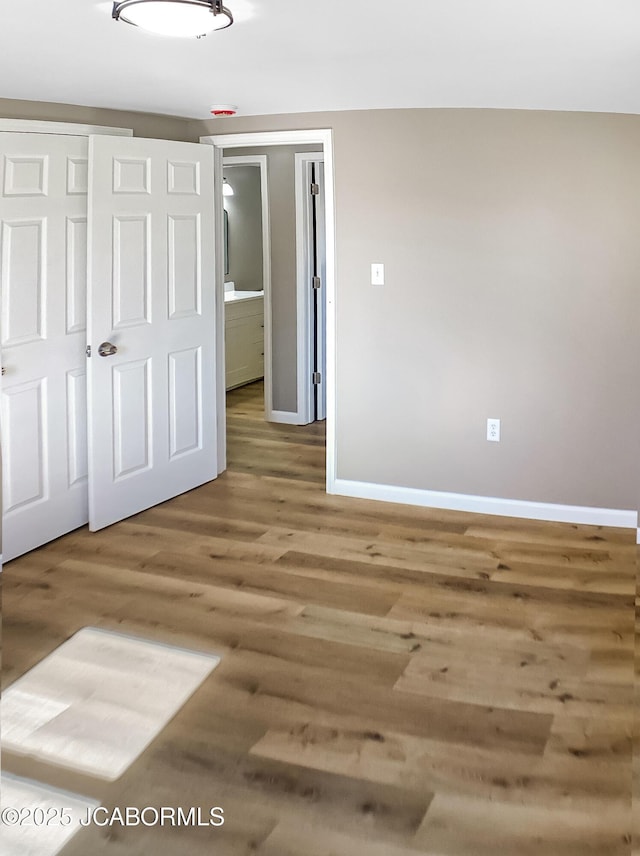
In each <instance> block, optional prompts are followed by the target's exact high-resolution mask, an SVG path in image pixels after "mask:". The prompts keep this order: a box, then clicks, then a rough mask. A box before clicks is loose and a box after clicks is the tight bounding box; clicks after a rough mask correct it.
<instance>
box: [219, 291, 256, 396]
mask: <svg viewBox="0 0 640 856" xmlns="http://www.w3.org/2000/svg"><path fill="white" fill-rule="evenodd" d="M224 311H225V376H226V388H227V389H233V388H234V387H236V386H243V385H244V384H245V383H251V382H252V381H254V380H259V379H260V378H262V377H264V297H263V294H262V292H255V291H248V292H246V291H245V292H243V291H233V292H228V293H227V294H225V302H224Z"/></svg>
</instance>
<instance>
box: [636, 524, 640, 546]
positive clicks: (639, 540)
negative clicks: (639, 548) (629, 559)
mask: <svg viewBox="0 0 640 856" xmlns="http://www.w3.org/2000/svg"><path fill="white" fill-rule="evenodd" d="M636 544H640V527H638V529H637V531H636Z"/></svg>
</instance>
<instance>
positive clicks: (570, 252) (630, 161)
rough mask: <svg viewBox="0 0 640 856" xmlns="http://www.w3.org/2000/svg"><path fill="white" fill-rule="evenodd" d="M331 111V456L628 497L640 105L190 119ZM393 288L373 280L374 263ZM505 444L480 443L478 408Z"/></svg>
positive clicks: (537, 497)
mask: <svg viewBox="0 0 640 856" xmlns="http://www.w3.org/2000/svg"><path fill="white" fill-rule="evenodd" d="M322 127H330V128H333V131H334V153H335V192H336V221H337V226H336V238H337V300H336V311H337V357H336V358H337V386H338V389H337V470H338V476H339V477H340V478H345V479H356V480H362V481H371V482H378V483H383V484H393V485H402V486H409V487H414V488H424V489H432V490H439V491H453V492H459V493H468V494H477V495H485V496H497V497H506V498H516V499H523V500H533V501H541V502H553V503H568V504H576V505H591V506H602V507H610V508H636V507H637V498H638V485H639V484H640V453H639V450H638V438H639V436H640V404H639V401H638V391H637V390H638V381H637V371H638V365H639V363H640V348H639V346H638V336H637V332H638V331H637V319H638V317H639V311H640V300H639V295H640V287H639V286H638V280H639V273H640V241H638V238H637V235H638V223H640V158H639V157H638V152H639V151H640V117H637V116H624V115H607V114H587V113H583V114H580V113H547V112H524V111H523V112H520V111H490V110H398V111H362V112H343V113H332V114H331V113H330V114H300V115H289V116H271V117H268V116H262V117H254V118H236V119H228V120H216V121H215V122H214V121H210V122H206V123H205V122H203V123H192V125H191V129H192V133H193V135H194V138H197V135H198V134H200V133H202V134H204V133H213V132H215V133H226V132H234V133H236V132H241V131H255V130H280V129H296V128H322ZM374 261H375V262H383V263H384V264H385V265H386V285H385V286H384V287H383V288H373V287H372V286H370V285H369V283H368V280H369V266H370V264H371V262H374ZM490 416H491V417H499V418H501V420H502V436H503V439H502V442H501V443H499V444H495V443H488V442H487V441H486V439H485V434H486V419H487V417H490Z"/></svg>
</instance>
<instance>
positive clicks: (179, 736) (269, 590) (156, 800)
mask: <svg viewBox="0 0 640 856" xmlns="http://www.w3.org/2000/svg"><path fill="white" fill-rule="evenodd" d="M261 396H262V386H261V384H253V385H251V386H249V387H244V388H241V389H238V390H235V391H233V392H232V393H230V394H229V395H228V408H229V409H228V432H229V436H228V464H229V469H228V471H227V472H226V473H225V474H224V475H223V476H222V477H220V478H219V479H218V480H216V481H215V482H212V483H210V484H207V485H205V486H204V487H201V488H199V489H197V490H194V491H192V492H190V493H188V494H184V495H183V496H180V497H177V498H176V499H174V500H171V501H170V502H167V503H164V504H163V505H161V506H159V507H156V508H153V509H150V510H148V511H145V512H143V513H142V514H139V515H137V516H136V517H133V518H131V519H129V520H127V521H124V522H122V523H119V524H117V525H115V526H112V527H110V528H109V529H107V530H105V531H103V532H100V533H96V534H90V533H89V532H88V531H87V530H85V529H82V530H78V531H77V532H74V533H72V534H70V535H68V536H65V537H64V538H61V539H59V540H58V541H56V542H53V543H52V544H50V545H48V546H46V547H43V548H41V549H39V550H37V551H35V552H33V553H31V554H29V555H27V556H24V557H22V558H20V559H17V560H15V561H14V562H12V563H10V564H9V565H7V566H6V567H5V571H4V682H5V685H6V684H8V683H10V682H12V681H13V680H15V679H16V678H17V677H18V676H19V675H21V674H22V673H24V672H25V671H26V670H27V669H29V668H30V667H31V666H32V665H34V664H35V663H37V662H38V661H39V660H40V659H41V658H42V657H43V656H45V655H46V654H47V653H49V652H50V651H51V650H53V649H54V648H55V647H56V646H58V645H59V644H60V643H61V642H62V641H64V640H65V639H66V638H68V637H69V636H70V635H71V634H73V633H74V632H76V631H77V630H79V629H80V628H81V627H84V626H87V625H92V626H99V627H107V628H111V629H115V630H122V631H126V632H130V633H135V634H138V635H142V636H145V637H147V638H150V639H156V640H161V641H165V642H167V643H171V644H176V645H185V646H189V647H192V648H196V649H200V650H204V651H211V652H215V653H219V654H221V655H222V662H221V664H220V665H219V666H218V668H217V669H216V670H215V671H214V672H213V674H212V675H211V676H210V678H208V679H207V681H206V682H205V683H204V684H203V685H202V687H201V688H200V689H199V690H198V691H197V692H196V694H195V695H194V696H193V697H192V698H191V699H190V700H189V701H188V702H187V704H186V705H185V707H184V708H183V709H182V710H181V711H180V713H179V714H178V715H177V716H176V717H175V719H174V720H173V721H172V722H171V723H170V724H169V725H168V727H167V728H166V729H165V730H164V731H163V732H162V733H161V734H160V736H159V737H158V738H157V740H156V741H155V742H154V743H153V744H152V745H151V747H150V748H149V749H148V750H147V751H146V752H145V753H144V754H143V755H142V757H141V758H140V759H139V760H138V761H137V762H136V763H135V764H134V765H133V766H132V767H131V768H130V769H129V770H128V771H127V773H125V775H124V776H122V778H121V779H120V780H119V781H117V782H114V783H111V784H109V783H104V782H100V781H98V780H95V779H91V778H89V777H86V776H83V775H81V774H79V773H75V772H70V771H63V770H59V769H56V768H54V767H51V766H48V765H45V764H39V763H36V762H34V761H30V760H28V759H24V758H20V757H17V756H13V755H10V754H9V753H6V754H5V755H4V756H3V762H4V766H5V769H7V770H9V771H12V772H15V773H18V774H24V775H29V776H33V777H35V778H38V779H40V780H41V781H44V782H47V783H51V784H55V785H59V786H63V787H66V788H69V789H71V790H76V791H77V792H79V793H82V794H86V795H88V796H92V797H95V798H97V799H100V800H102V801H103V804H104V805H106V806H107V807H109V808H111V807H114V806H119V807H124V806H127V805H135V806H138V807H144V806H154V807H160V806H183V807H188V806H190V805H196V806H201V807H203V808H205V809H208V808H209V807H210V806H222V807H223V808H224V812H225V819H226V822H225V824H224V826H223V827H221V828H218V829H215V828H197V827H196V828H194V827H189V828H170V827H164V828H161V827H157V826H155V827H148V828H146V827H133V828H125V829H123V828H119V827H116V826H114V827H107V828H97V827H90V828H87V829H83V830H82V831H81V832H80V833H78V835H77V836H76V837H75V838H74V840H73V841H72V842H71V843H70V844H69V845H68V846H67V847H66V849H65V850H64V856H88V854H92V856H101V854H107V856H143V854H144V856H149V854H153V856H182V854H186V853H188V854H190V856H200V854H203V856H204V854H207V856H208V854H216V856H249V854H258V856H365V854H366V856H418V854H424V856H623V854H624V856H628V854H630V853H631V852H632V835H633V832H634V830H633V823H632V811H631V791H632V740H633V738H634V737H635V738H636V739H637V736H638V735H637V732H634V713H633V711H634V621H635V613H636V610H634V603H636V604H639V605H640V601H638V599H637V595H636V565H637V553H636V549H635V546H634V537H633V533H630V532H628V531H622V530H616V529H604V528H599V527H590V526H571V525H563V524H549V523H541V522H534V521H531V522H527V521H520V520H512V519H506V518H492V517H488V516H480V515H471V514H461V513H454V512H447V511H436V510H434V511H431V510H428V509H419V508H412V507H408V506H399V505H398V506H389V505H385V504H382V503H374V502H367V501H361V500H351V499H345V498H340V497H332V496H327V495H326V494H325V493H324V487H323V485H324V436H323V425H322V424H317V425H312V426H307V427H302V428H298V427H292V426H282V425H270V424H267V423H265V422H264V421H263V420H262V405H261V401H262V399H261ZM639 629H640V628H639V627H638V625H635V631H636V632H638V631H639ZM635 662H636V670H637V671H638V672H639V673H640V664H639V662H638V660H637V659H636V661H635ZM635 701H637V699H636V700H635ZM634 773H635V777H634V787H637V786H638V781H639V778H640V770H639V769H638V766H637V764H636V765H634ZM636 821H637V817H636ZM637 828H638V827H637V823H636V829H637ZM636 843H638V842H636ZM636 852H638V851H637V850H636Z"/></svg>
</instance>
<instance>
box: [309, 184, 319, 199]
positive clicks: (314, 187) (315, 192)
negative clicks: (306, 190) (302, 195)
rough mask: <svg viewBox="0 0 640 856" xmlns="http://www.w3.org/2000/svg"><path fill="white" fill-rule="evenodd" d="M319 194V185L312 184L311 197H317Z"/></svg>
mask: <svg viewBox="0 0 640 856" xmlns="http://www.w3.org/2000/svg"><path fill="white" fill-rule="evenodd" d="M319 193H320V185H319V184H312V185H311V195H312V196H317V195H318V194H319Z"/></svg>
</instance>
